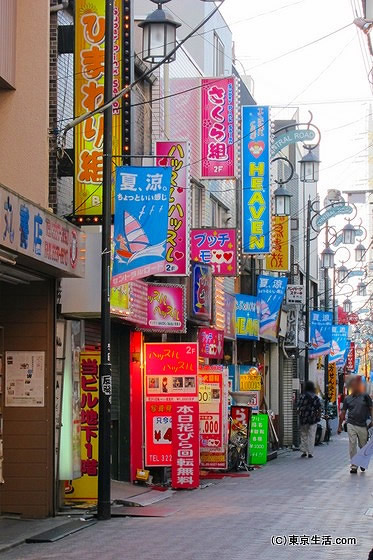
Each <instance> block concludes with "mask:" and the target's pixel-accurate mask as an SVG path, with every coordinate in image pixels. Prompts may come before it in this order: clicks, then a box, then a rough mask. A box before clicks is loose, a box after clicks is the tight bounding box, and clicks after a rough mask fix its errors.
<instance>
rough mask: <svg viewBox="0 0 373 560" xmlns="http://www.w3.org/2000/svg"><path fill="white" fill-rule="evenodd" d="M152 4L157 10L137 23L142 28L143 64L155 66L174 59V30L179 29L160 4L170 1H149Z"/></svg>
mask: <svg viewBox="0 0 373 560" xmlns="http://www.w3.org/2000/svg"><path fill="white" fill-rule="evenodd" d="M151 2H154V4H158V8H157V9H156V10H154V12H152V13H151V14H149V15H148V17H147V18H146V19H145V21H142V22H141V23H139V27H142V30H143V35H142V58H143V60H144V61H145V62H150V63H151V64H156V63H157V62H160V61H161V60H163V59H164V58H166V57H167V54H168V53H172V54H170V56H169V57H168V58H167V60H166V62H172V61H173V60H175V59H176V52H173V51H174V50H175V47H176V29H177V28H178V27H180V25H181V23H178V22H177V21H175V20H174V19H173V17H172V16H171V14H170V13H169V12H167V11H165V10H164V9H163V8H162V4H166V3H167V2H170V0H151Z"/></svg>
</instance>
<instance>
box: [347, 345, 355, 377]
mask: <svg viewBox="0 0 373 560" xmlns="http://www.w3.org/2000/svg"><path fill="white" fill-rule="evenodd" d="M346 368H347V370H348V371H355V342H351V343H350V350H349V352H348V356H347V362H346Z"/></svg>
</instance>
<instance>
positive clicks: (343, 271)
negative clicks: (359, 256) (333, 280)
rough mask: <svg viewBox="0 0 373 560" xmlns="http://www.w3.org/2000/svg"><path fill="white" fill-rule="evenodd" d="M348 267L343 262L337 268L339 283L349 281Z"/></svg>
mask: <svg viewBox="0 0 373 560" xmlns="http://www.w3.org/2000/svg"><path fill="white" fill-rule="evenodd" d="M347 276H348V268H347V266H344V265H343V264H342V265H341V266H340V267H339V268H338V269H337V279H338V284H344V283H345V282H346V281H347Z"/></svg>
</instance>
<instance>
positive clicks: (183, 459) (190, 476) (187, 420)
mask: <svg viewBox="0 0 373 560" xmlns="http://www.w3.org/2000/svg"><path fill="white" fill-rule="evenodd" d="M172 425H173V426H174V430H175V431H174V434H173V437H172V488H179V489H183V488H184V489H186V490H187V489H190V488H199V432H198V427H199V426H198V402H176V403H175V404H174V406H173V412H172Z"/></svg>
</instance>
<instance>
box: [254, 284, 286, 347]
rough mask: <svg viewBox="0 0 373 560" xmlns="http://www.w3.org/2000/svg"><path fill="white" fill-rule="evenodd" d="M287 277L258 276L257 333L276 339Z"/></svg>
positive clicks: (263, 336) (268, 338)
mask: <svg viewBox="0 0 373 560" xmlns="http://www.w3.org/2000/svg"><path fill="white" fill-rule="evenodd" d="M287 283H288V279H287V278H285V277H284V276H281V277H276V276H264V275H260V276H258V289H257V293H258V301H259V334H260V336H261V337H262V338H266V339H267V340H272V341H276V340H277V331H278V322H279V315H280V309H281V305H282V302H283V299H284V296H285V291H286V286H287Z"/></svg>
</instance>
